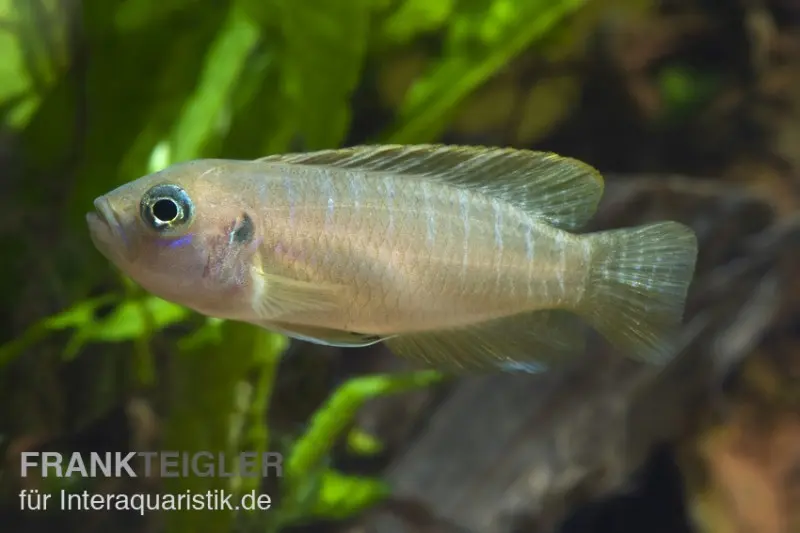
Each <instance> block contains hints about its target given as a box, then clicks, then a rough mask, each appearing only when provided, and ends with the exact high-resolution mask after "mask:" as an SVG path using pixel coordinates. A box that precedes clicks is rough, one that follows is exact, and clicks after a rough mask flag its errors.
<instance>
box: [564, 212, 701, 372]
mask: <svg viewBox="0 0 800 533" xmlns="http://www.w3.org/2000/svg"><path fill="white" fill-rule="evenodd" d="M587 238H590V239H592V241H593V243H592V266H591V271H590V276H589V284H588V287H587V289H588V291H589V292H588V293H587V297H586V299H585V300H584V303H583V305H582V306H581V307H582V309H581V310H580V312H581V314H582V315H583V316H584V318H585V319H586V320H587V321H588V322H589V323H590V324H592V326H593V327H594V328H596V329H597V330H598V331H599V332H600V333H601V334H602V335H603V336H604V337H606V338H607V339H608V340H609V341H610V342H611V343H613V344H614V345H616V346H618V347H619V348H622V349H623V350H625V351H626V352H628V354H629V355H630V356H632V357H635V358H637V359H642V360H646V361H651V362H658V363H663V362H665V361H667V360H668V359H669V358H670V357H671V356H672V355H673V351H674V341H675V340H676V339H675V333H676V332H677V330H678V327H679V326H680V324H681V322H682V319H683V312H684V307H685V305H686V293H687V291H688V289H689V284H690V283H691V281H692V277H693V276H694V268H695V263H696V260H697V237H696V236H695V234H694V232H693V231H692V230H691V229H690V228H688V227H687V226H684V225H683V224H679V223H677V222H658V223H654V224H648V225H645V226H640V227H638V228H628V229H620V230H612V231H603V232H598V233H594V234H591V235H588V236H587Z"/></svg>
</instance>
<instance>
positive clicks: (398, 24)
mask: <svg viewBox="0 0 800 533" xmlns="http://www.w3.org/2000/svg"><path fill="white" fill-rule="evenodd" d="M455 5H456V0H406V1H405V2H403V3H402V5H401V6H400V8H399V9H397V10H396V11H395V12H394V13H392V14H391V16H389V17H388V18H387V19H386V21H385V22H384V23H383V27H382V31H381V33H382V34H383V36H384V38H386V39H387V40H389V41H391V42H392V43H393V44H406V43H407V42H409V41H410V40H411V39H413V38H414V37H416V36H417V35H418V34H420V33H425V32H429V31H433V30H436V29H438V28H440V27H441V26H443V25H444V24H445V22H446V21H447V19H448V18H449V17H450V16H452V14H453V10H454V8H455Z"/></svg>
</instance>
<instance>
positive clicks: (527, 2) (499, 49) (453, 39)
mask: <svg viewBox="0 0 800 533" xmlns="http://www.w3.org/2000/svg"><path fill="white" fill-rule="evenodd" d="M585 1H586V0H520V1H518V2H513V1H511V0H493V1H492V2H490V3H489V4H488V5H485V6H483V9H482V10H476V11H471V12H467V13H466V14H463V13H459V15H458V16H457V17H455V19H454V20H453V22H452V23H451V25H450V28H449V35H448V46H447V47H446V50H445V54H444V57H443V59H442V60H441V61H439V62H437V63H436V64H435V65H434V66H433V67H432V68H431V70H430V71H429V72H428V73H427V74H426V75H425V76H423V78H422V79H420V80H418V81H417V82H416V83H415V84H414V85H413V86H412V88H411V89H410V90H409V92H408V94H407V96H406V99H405V102H404V103H403V105H402V106H401V108H400V109H399V110H398V124H397V126H396V127H395V128H394V130H393V131H392V132H391V133H390V134H389V135H388V137H387V142H391V143H401V144H405V143H419V142H430V141H433V140H435V139H436V138H437V137H438V136H439V135H440V134H441V132H442V131H443V130H444V128H445V126H446V124H447V121H448V120H449V119H450V118H451V115H452V113H453V112H454V110H455V109H456V107H457V106H458V105H459V104H460V103H461V102H462V101H463V100H464V98H466V97H467V96H468V95H470V94H471V93H472V92H473V91H474V90H475V89H476V88H477V87H479V86H480V85H481V84H483V83H484V82H485V81H486V80H488V79H489V78H491V77H492V76H493V75H494V74H496V73H497V72H498V71H499V70H500V69H501V68H502V67H503V66H504V65H506V64H507V63H508V62H509V61H510V60H511V59H512V58H514V57H515V56H516V55H517V54H519V53H520V52H522V51H523V50H524V49H525V48H527V47H529V46H531V45H532V44H534V43H535V42H537V41H539V40H542V39H544V38H546V37H547V36H548V35H549V34H550V32H551V31H553V29H554V28H556V27H557V26H558V25H559V23H561V21H563V20H564V19H565V17H567V16H568V15H570V14H572V13H574V12H575V11H576V10H578V9H579V8H580V7H581V6H583V5H584V3H585Z"/></svg>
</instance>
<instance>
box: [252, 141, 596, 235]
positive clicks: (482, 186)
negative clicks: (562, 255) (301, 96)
mask: <svg viewBox="0 0 800 533" xmlns="http://www.w3.org/2000/svg"><path fill="white" fill-rule="evenodd" d="M257 161H259V162H265V163H275V164H284V165H306V166H324V167H333V168H340V169H345V170H351V171H361V172H381V173H391V174H397V175H406V176H409V177H417V178H422V179H429V180H433V181H445V182H448V183H450V184H452V185H454V186H458V187H463V188H468V189H471V190H475V191H478V192H481V193H483V194H487V195H490V196H492V197H496V198H499V199H501V200H504V201H507V202H509V203H511V204H513V205H517V206H519V207H521V208H522V209H524V210H525V211H527V212H528V213H530V214H531V215H534V216H537V217H540V218H542V219H544V220H545V221H546V222H548V223H549V224H551V225H553V226H555V227H558V228H562V229H568V230H576V229H579V228H581V227H582V226H584V225H585V224H586V223H587V222H588V221H589V219H590V218H591V217H592V216H593V215H594V213H595V211H596V209H597V204H598V203H599V202H600V198H601V196H602V195H603V177H602V176H601V175H600V173H599V172H598V171H597V170H595V169H594V168H592V167H591V166H589V165H587V164H586V163H583V162H581V161H578V160H577V159H572V158H569V157H562V156H559V155H557V154H553V153H549V152H534V151H531V150H516V149H512V148H488V147H482V146H447V145H436V144H421V145H409V146H404V145H376V146H355V147H352V148H342V149H338V150H321V151H317V152H308V153H294V154H278V155H271V156H267V157H264V158H261V159H258V160H257Z"/></svg>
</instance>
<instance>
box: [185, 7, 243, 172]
mask: <svg viewBox="0 0 800 533" xmlns="http://www.w3.org/2000/svg"><path fill="white" fill-rule="evenodd" d="M258 36H259V31H258V27H257V26H256V25H255V23H254V22H253V21H252V20H251V19H250V17H248V16H247V15H246V14H244V12H243V11H242V10H241V9H239V8H238V7H237V4H233V7H231V9H230V12H229V13H228V19H227V21H226V22H225V25H224V26H223V27H222V29H221V30H220V32H219V33H218V34H217V37H216V39H215V41H214V43H213V44H212V46H211V49H210V50H209V52H208V56H207V58H206V64H205V67H204V69H203V73H202V76H201V77H200V80H199V82H198V85H197V88H196V89H195V91H194V93H193V94H192V95H191V96H190V97H189V99H188V101H187V103H186V105H185V107H184V110H183V113H182V114H181V117H180V119H179V120H178V123H177V125H176V126H175V128H174V130H173V133H172V136H171V145H172V150H171V157H172V159H173V160H174V161H186V160H189V159H196V158H198V157H200V156H202V155H203V152H202V149H203V146H204V145H205V144H206V143H207V142H208V141H209V139H210V138H211V137H212V136H213V134H214V131H215V129H217V127H218V124H219V123H220V120H221V119H222V116H223V111H224V110H225V108H226V107H227V106H229V105H230V100H231V97H232V93H233V90H234V89H235V87H236V85H237V83H238V82H239V79H240V77H241V75H242V71H243V70H244V67H245V65H246V64H247V59H248V57H249V55H250V53H251V51H252V50H253V47H254V46H255V45H256V43H257V41H258Z"/></svg>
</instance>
